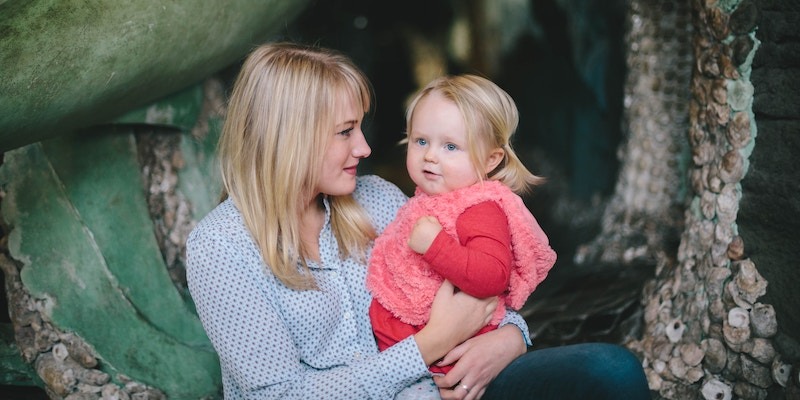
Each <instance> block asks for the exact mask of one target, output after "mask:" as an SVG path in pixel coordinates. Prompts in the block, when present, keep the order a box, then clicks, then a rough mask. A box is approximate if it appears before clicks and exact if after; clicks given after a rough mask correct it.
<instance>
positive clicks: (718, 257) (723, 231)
mask: <svg viewBox="0 0 800 400" xmlns="http://www.w3.org/2000/svg"><path fill="white" fill-rule="evenodd" d="M716 228H717V229H716V230H715V231H716V234H715V237H721V238H720V239H717V240H715V241H713V242H711V261H712V262H713V263H714V265H715V266H717V267H724V266H726V265H728V263H729V262H730V260H729V259H728V243H729V242H730V240H726V236H728V237H732V236H733V232H731V229H730V228H731V226H730V225H729V224H717V227H716Z"/></svg>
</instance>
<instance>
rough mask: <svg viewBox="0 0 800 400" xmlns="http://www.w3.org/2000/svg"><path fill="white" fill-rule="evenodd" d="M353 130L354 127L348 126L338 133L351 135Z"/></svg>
mask: <svg viewBox="0 0 800 400" xmlns="http://www.w3.org/2000/svg"><path fill="white" fill-rule="evenodd" d="M351 132H353V128H347V129H345V130H343V131H341V132H339V133H338V134H339V135H344V136H350V133H351Z"/></svg>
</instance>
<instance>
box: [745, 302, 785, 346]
mask: <svg viewBox="0 0 800 400" xmlns="http://www.w3.org/2000/svg"><path fill="white" fill-rule="evenodd" d="M750 324H751V328H752V330H753V335H755V336H757V337H762V338H771V337H773V336H775V334H776V333H778V320H777V319H776V317H775V309H774V308H773V307H772V305H770V304H762V303H756V304H754V305H753V309H752V310H750Z"/></svg>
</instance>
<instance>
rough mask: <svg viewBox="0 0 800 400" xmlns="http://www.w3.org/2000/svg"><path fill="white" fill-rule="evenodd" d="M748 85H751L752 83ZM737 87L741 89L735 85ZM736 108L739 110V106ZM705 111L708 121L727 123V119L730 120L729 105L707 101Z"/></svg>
mask: <svg viewBox="0 0 800 400" xmlns="http://www.w3.org/2000/svg"><path fill="white" fill-rule="evenodd" d="M750 87H752V85H751V86H750ZM737 89H740V91H743V89H742V88H739V87H737ZM740 95H741V94H740ZM750 98H751V99H752V95H751V96H750ZM737 100H739V99H737ZM728 102H729V103H730V102H731V98H730V90H729V96H728ZM736 110H741V108H737V109H736ZM706 112H707V114H708V120H709V122H714V123H716V124H717V125H725V124H727V123H728V121H730V120H731V107H730V106H728V105H727V104H717V103H708V104H706Z"/></svg>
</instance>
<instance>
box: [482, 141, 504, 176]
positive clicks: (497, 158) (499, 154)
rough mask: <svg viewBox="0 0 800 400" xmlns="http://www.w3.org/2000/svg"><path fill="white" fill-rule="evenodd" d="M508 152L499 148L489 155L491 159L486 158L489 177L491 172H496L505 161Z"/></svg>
mask: <svg viewBox="0 0 800 400" xmlns="http://www.w3.org/2000/svg"><path fill="white" fill-rule="evenodd" d="M505 155H506V152H505V150H503V149H501V148H499V147H497V148H495V149H494V150H492V151H491V152H490V153H489V157H487V158H486V171H485V173H486V174H487V175H488V174H489V173H490V172H492V171H494V169H495V168H497V166H498V165H500V162H502V161H503V158H504V157H505Z"/></svg>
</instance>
